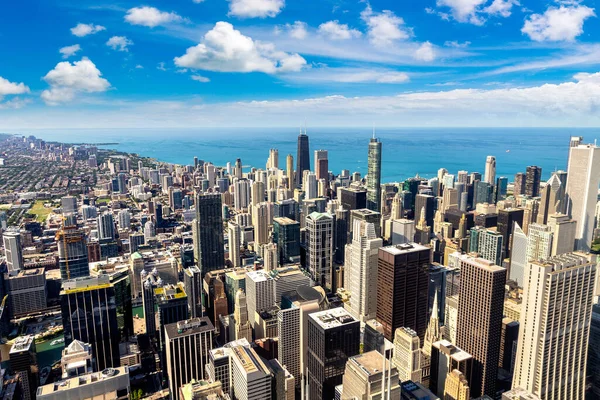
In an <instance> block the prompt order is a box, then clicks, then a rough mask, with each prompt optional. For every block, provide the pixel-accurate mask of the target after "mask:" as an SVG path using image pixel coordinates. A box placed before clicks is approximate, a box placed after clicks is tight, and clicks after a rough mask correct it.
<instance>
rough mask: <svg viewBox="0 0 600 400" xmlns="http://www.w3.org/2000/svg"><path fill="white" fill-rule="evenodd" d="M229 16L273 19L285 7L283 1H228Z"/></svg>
mask: <svg viewBox="0 0 600 400" xmlns="http://www.w3.org/2000/svg"><path fill="white" fill-rule="evenodd" d="M228 1H229V15H230V16H234V17H239V18H266V17H275V16H276V15H277V14H279V13H280V12H281V10H282V9H283V7H285V0H228Z"/></svg>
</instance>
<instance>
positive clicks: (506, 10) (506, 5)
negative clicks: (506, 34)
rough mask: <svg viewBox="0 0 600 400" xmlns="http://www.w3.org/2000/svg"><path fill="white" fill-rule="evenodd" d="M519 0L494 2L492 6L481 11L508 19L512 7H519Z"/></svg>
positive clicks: (495, 0)
mask: <svg viewBox="0 0 600 400" xmlns="http://www.w3.org/2000/svg"><path fill="white" fill-rule="evenodd" d="M520 5H521V3H520V2H519V0H494V1H493V3H492V4H490V5H489V6H488V7H486V8H485V9H484V10H483V11H484V12H485V13H487V14H490V15H499V16H501V17H504V18H508V17H510V15H511V14H512V8H513V6H520Z"/></svg>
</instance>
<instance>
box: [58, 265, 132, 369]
mask: <svg viewBox="0 0 600 400" xmlns="http://www.w3.org/2000/svg"><path fill="white" fill-rule="evenodd" d="M60 306H61V313H62V320H63V327H64V332H65V347H66V346H68V345H69V344H71V342H72V341H73V340H80V341H82V342H84V343H89V344H91V345H92V354H93V356H94V370H96V371H102V370H104V369H105V368H109V367H118V366H120V359H119V336H120V335H119V327H118V325H117V304H116V300H115V288H114V286H113V285H112V284H111V283H110V280H109V277H108V275H99V276H97V277H87V278H77V279H71V280H67V281H64V282H63V286H62V290H61V292H60Z"/></svg>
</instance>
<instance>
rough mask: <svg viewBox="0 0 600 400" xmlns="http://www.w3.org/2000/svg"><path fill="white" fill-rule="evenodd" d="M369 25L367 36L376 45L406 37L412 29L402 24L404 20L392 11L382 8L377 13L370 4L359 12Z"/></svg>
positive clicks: (383, 44) (388, 43)
mask: <svg viewBox="0 0 600 400" xmlns="http://www.w3.org/2000/svg"><path fill="white" fill-rule="evenodd" d="M360 15H361V18H362V19H363V21H364V22H365V23H366V24H367V26H368V27H369V31H368V36H369V39H370V40H371V42H372V43H373V44H375V45H377V46H389V45H391V44H392V43H393V42H394V41H397V40H403V39H408V38H409V37H410V36H412V30H411V29H409V28H406V27H405V26H404V20H403V19H402V18H400V17H398V16H396V14H394V13H393V12H392V11H389V10H384V11H383V12H380V13H377V12H374V11H373V10H372V9H371V6H370V5H367V8H366V9H365V10H364V11H363V12H362V13H361V14H360Z"/></svg>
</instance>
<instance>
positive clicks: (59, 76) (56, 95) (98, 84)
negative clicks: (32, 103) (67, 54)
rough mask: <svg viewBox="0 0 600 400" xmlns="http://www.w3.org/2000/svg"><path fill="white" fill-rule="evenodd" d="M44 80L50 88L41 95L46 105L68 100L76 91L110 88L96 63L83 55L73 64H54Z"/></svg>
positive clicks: (98, 90)
mask: <svg viewBox="0 0 600 400" xmlns="http://www.w3.org/2000/svg"><path fill="white" fill-rule="evenodd" d="M44 80H45V81H46V82H47V83H48V84H49V85H50V89H47V90H44V91H43V92H42V96H41V97H42V100H44V101H45V102H46V104H48V105H57V104H61V103H66V102H69V101H71V100H73V99H74V98H75V96H76V95H77V94H78V93H95V92H105V91H107V90H108V88H110V83H109V82H108V81H107V80H106V79H104V78H102V73H101V72H100V70H98V68H96V65H95V64H94V63H93V62H92V61H91V60H90V59H88V58H85V57H84V58H82V59H81V61H75V62H74V63H73V64H71V63H70V62H68V61H63V62H60V63H58V64H56V67H54V69H53V70H51V71H50V72H48V73H47V74H46V76H45V77H44Z"/></svg>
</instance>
